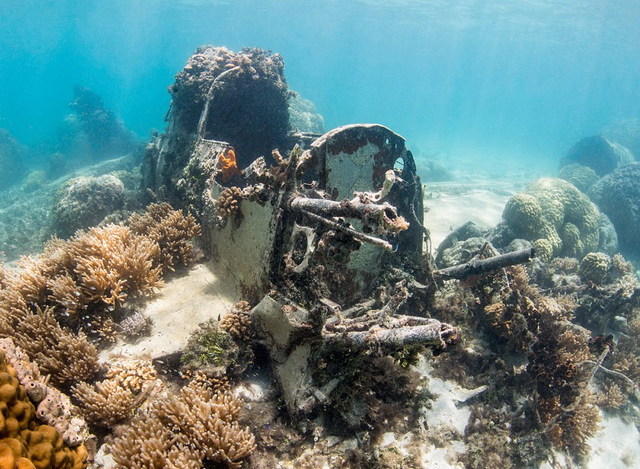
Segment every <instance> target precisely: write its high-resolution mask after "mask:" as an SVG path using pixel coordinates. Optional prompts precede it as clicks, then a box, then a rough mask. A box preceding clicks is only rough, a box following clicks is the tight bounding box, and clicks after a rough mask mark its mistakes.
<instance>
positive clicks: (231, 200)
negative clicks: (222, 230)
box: [216, 186, 243, 220]
mask: <svg viewBox="0 0 640 469" xmlns="http://www.w3.org/2000/svg"><path fill="white" fill-rule="evenodd" d="M242 199H243V195H242V190H241V189H240V188H239V187H235V186H233V187H227V188H225V189H224V190H223V191H222V193H221V194H220V197H218V200H216V210H217V212H218V216H219V217H220V218H221V219H222V220H227V219H228V218H230V217H232V216H234V215H236V214H237V213H239V210H240V201H241V200H242Z"/></svg>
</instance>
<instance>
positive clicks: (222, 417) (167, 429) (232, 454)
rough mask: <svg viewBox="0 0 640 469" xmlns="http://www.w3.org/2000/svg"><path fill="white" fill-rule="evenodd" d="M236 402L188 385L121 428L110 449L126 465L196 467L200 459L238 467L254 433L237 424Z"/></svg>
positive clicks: (136, 467) (133, 467)
mask: <svg viewBox="0 0 640 469" xmlns="http://www.w3.org/2000/svg"><path fill="white" fill-rule="evenodd" d="M240 407H241V403H240V401H239V400H238V399H237V398H235V397H233V396H232V395H231V394H229V393H226V392H218V393H213V392H212V391H211V390H210V389H208V388H207V387H204V386H201V385H198V384H190V385H188V386H185V387H184V388H182V390H181V391H180V394H178V395H174V396H169V397H166V398H163V399H159V400H156V401H155V402H154V403H152V405H151V406H150V409H149V411H147V412H143V413H141V414H139V415H138V416H136V417H135V418H134V419H133V421H132V422H131V424H130V425H128V426H127V427H125V428H124V429H122V430H120V431H119V434H118V436H117V437H116V438H115V439H114V441H113V442H112V443H111V444H110V451H111V454H112V455H113V459H114V461H115V462H116V463H117V464H118V467H121V468H128V469H160V468H165V467H187V468H191V467H193V468H200V467H203V466H202V460H203V459H204V460H209V461H214V462H219V463H223V464H225V465H226V466H227V467H230V468H238V467H240V465H241V460H242V459H244V458H246V457H247V456H249V455H250V454H251V452H252V451H253V450H254V448H255V437H254V436H253V435H252V434H251V433H250V432H249V431H248V430H245V429H242V428H241V427H240V426H239V424H238V423H237V419H238V414H239V412H240ZM178 455H181V456H180V458H181V460H180V463H181V465H179V466H176V464H177V462H176V461H177V460H176V458H177V457H178Z"/></svg>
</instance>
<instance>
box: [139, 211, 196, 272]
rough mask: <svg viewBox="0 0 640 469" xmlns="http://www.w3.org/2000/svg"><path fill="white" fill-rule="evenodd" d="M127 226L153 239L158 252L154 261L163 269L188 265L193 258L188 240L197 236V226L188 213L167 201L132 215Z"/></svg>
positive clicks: (192, 251)
mask: <svg viewBox="0 0 640 469" xmlns="http://www.w3.org/2000/svg"><path fill="white" fill-rule="evenodd" d="M128 224H129V227H130V228H131V230H132V231H133V232H134V233H136V234H138V235H144V236H146V237H148V238H149V239H151V240H153V241H155V242H156V243H157V244H158V246H159V248H160V251H159V253H158V257H157V259H154V261H155V262H156V263H159V264H160V265H161V266H162V269H163V270H175V268H176V267H178V266H187V265H189V264H190V263H191V262H192V261H193V258H194V250H193V245H192V244H191V239H192V238H194V237H196V236H199V235H200V225H198V223H197V221H196V219H195V218H194V217H193V216H192V215H184V214H183V213H182V212H181V211H180V210H173V209H172V208H171V205H169V204H167V203H160V204H151V205H149V206H148V207H147V208H146V211H145V212H144V213H143V214H133V215H131V217H130V218H129V222H128Z"/></svg>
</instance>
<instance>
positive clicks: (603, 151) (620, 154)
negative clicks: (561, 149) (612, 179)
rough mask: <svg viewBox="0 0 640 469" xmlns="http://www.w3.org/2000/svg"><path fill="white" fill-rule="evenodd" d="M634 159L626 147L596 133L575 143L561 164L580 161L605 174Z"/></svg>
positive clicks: (600, 173)
mask: <svg viewBox="0 0 640 469" xmlns="http://www.w3.org/2000/svg"><path fill="white" fill-rule="evenodd" d="M633 161H634V158H633V154H632V153H631V152H630V151H629V150H627V149H626V148H625V147H623V146H622V145H620V144H619V143H616V142H613V141H611V140H609V139H608V138H606V137H603V136H602V135H594V136H593V137H586V138H583V139H582V140H580V141H579V142H577V143H576V144H575V145H573V146H572V147H571V148H570V149H569V151H567V153H566V155H564V157H563V158H562V159H561V160H560V166H561V167H562V166H566V165H569V164H572V163H578V164H581V165H583V166H588V167H590V168H591V169H593V170H594V171H595V172H596V173H597V174H598V176H604V175H605V174H609V173H610V172H611V171H613V170H614V169H616V168H619V167H620V166H623V165H625V164H629V163H632V162H633Z"/></svg>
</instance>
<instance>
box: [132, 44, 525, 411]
mask: <svg viewBox="0 0 640 469" xmlns="http://www.w3.org/2000/svg"><path fill="white" fill-rule="evenodd" d="M192 61H193V66H191V65H190V64H191V62H192ZM171 90H172V94H173V100H172V107H171V110H170V113H169V124H168V128H167V131H166V132H165V133H164V134H162V135H161V136H158V137H156V138H155V139H154V140H152V142H151V143H150V144H149V146H148V147H147V151H146V155H145V160H144V164H143V178H144V183H143V184H144V186H145V187H146V188H147V189H148V191H149V193H150V195H151V200H158V199H161V200H168V201H170V202H172V203H173V204H174V205H176V206H179V207H182V208H185V209H187V210H189V211H190V212H192V213H193V214H195V215H196V216H197V217H198V218H199V219H200V221H201V224H202V231H203V248H204V250H205V252H207V253H208V254H209V257H210V259H211V263H212V266H213V269H214V270H215V272H216V274H217V275H218V277H219V278H221V279H223V281H226V282H228V283H231V284H233V285H234V286H235V287H236V288H237V290H238V293H239V295H238V296H240V297H242V298H243V299H246V300H249V301H250V302H252V303H253V304H255V305H256V306H255V307H254V308H253V310H252V317H253V322H254V325H255V326H256V327H257V329H258V331H259V334H260V337H261V341H262V343H263V344H264V345H265V347H266V349H267V350H268V353H269V356H270V358H271V363H272V364H273V367H272V368H273V372H274V375H275V377H276V379H277V381H278V382H279V384H280V386H281V389H282V392H283V395H284V398H285V401H286V404H287V407H288V409H289V411H290V412H291V414H292V415H299V414H301V413H302V414H305V415H307V414H308V413H309V412H310V411H311V410H313V409H314V408H317V406H318V405H319V404H322V405H326V403H327V402H329V401H330V399H331V394H332V390H334V389H335V388H336V386H337V383H338V382H339V381H340V380H341V379H344V376H329V377H327V376H325V377H324V379H323V378H320V377H319V374H318V373H317V371H318V370H317V369H316V368H317V363H318V357H319V356H322V355H323V354H324V355H325V356H328V355H330V353H331V350H336V349H337V350H341V351H354V350H355V351H358V350H366V351H367V352H368V353H369V352H377V353H378V354H379V355H386V354H389V353H394V352H398V351H402V350H404V349H407V348H414V349H415V347H424V348H425V349H430V350H431V351H433V352H434V353H440V352H441V351H443V350H445V349H446V348H447V347H448V346H449V345H452V344H454V343H455V342H456V341H457V340H458V331H457V329H456V328H455V327H454V326H452V325H450V324H446V323H443V322H440V321H438V320H437V319H434V318H431V317H430V313H429V311H430V308H431V305H432V304H433V295H434V293H435V290H436V284H437V278H438V277H441V278H450V277H458V278H460V277H464V276H466V275H469V274H473V273H479V272H480V273H481V272H483V271H485V270H487V269H491V268H495V267H496V266H497V267H500V266H503V265H504V264H505V262H506V263H507V264H508V263H514V262H522V261H524V260H526V259H528V258H529V257H530V256H531V255H532V254H533V253H531V252H529V251H527V252H523V253H519V254H517V255H515V257H514V255H513V254H510V255H508V256H507V257H508V258H495V257H494V258H492V259H489V260H486V261H483V260H474V261H473V262H471V263H469V264H468V265H465V266H460V267H458V268H457V269H456V268H454V269H448V270H446V271H444V270H443V271H437V270H436V269H435V267H434V264H433V258H432V256H431V254H430V252H429V251H430V249H429V247H428V246H427V244H428V242H429V236H428V231H427V230H426V229H425V227H424V224H423V217H424V209H423V188H422V184H421V182H420V178H419V176H418V174H417V171H416V165H415V161H414V159H413V156H412V154H411V152H410V151H408V150H407V149H406V147H405V140H404V138H402V137H401V136H400V135H398V134H396V133H394V132H393V131H391V130H390V129H388V128H387V127H384V126H382V125H378V124H354V125H347V126H343V127H339V128H337V129H334V130H331V131H329V132H327V133H325V134H324V135H319V134H310V133H303V132H290V133H289V134H288V136H287V135H286V133H283V132H284V131H285V129H286V127H287V126H289V127H290V126H291V125H290V122H291V121H287V120H286V119H287V118H290V115H291V114H290V112H291V110H287V107H286V106H287V101H286V96H287V93H288V91H287V88H286V83H285V81H284V76H283V67H282V61H281V59H280V58H279V56H277V54H269V53H266V52H264V51H260V50H257V49H249V50H243V51H242V52H240V53H237V54H234V53H232V52H230V51H228V50H226V49H223V48H212V47H205V48H201V49H199V50H198V51H197V52H196V54H194V56H193V57H192V58H191V59H190V61H189V64H188V65H187V67H185V69H184V70H183V71H182V72H180V73H179V74H178V75H177V76H176V83H175V84H174V86H173V87H172V88H171ZM202 90H208V91H206V92H205V93H204V94H202ZM267 101H268V102H267ZM211 116H214V117H213V118H212V117H211ZM225 116H226V117H225ZM288 123H289V124H288ZM269 129H272V131H269ZM233 138H235V139H236V140H237V141H233ZM226 139H231V140H232V142H231V143H227V142H224V141H220V140H226ZM273 142H280V143H279V144H278V146H279V148H280V149H282V150H283V153H282V154H281V153H280V152H279V151H277V150H274V151H273V152H272V153H271V154H267V155H264V152H265V151H268V150H265V147H266V148H271V147H272V146H273V144H274V143H273ZM232 145H234V146H235V147H236V148H234V146H232ZM236 149H237V150H238V151H239V152H241V153H242V154H240V155H236V154H235V151H236ZM285 149H286V150H287V151H286V152H285V151H284V150H285ZM261 155H262V156H261ZM236 156H237V158H236ZM509 256H511V257H509ZM349 353H350V352H349Z"/></svg>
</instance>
